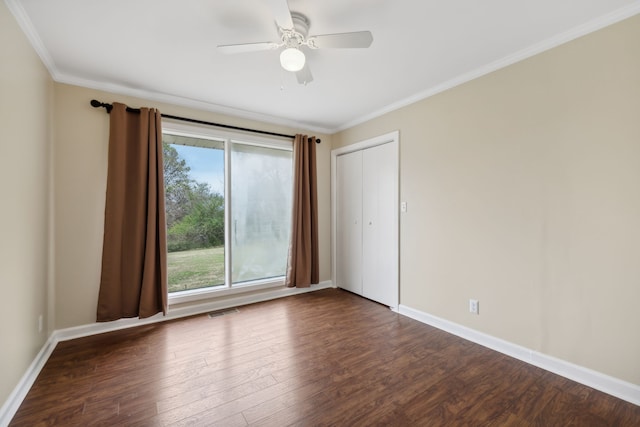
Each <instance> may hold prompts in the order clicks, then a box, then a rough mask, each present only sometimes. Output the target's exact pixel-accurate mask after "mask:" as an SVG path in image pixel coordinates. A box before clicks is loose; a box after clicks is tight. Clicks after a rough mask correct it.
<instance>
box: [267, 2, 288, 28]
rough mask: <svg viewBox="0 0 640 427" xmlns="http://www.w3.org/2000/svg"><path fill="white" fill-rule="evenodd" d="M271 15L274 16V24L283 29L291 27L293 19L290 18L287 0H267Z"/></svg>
mask: <svg viewBox="0 0 640 427" xmlns="http://www.w3.org/2000/svg"><path fill="white" fill-rule="evenodd" d="M269 4H270V6H271V10H272V11H273V16H274V17H275V18H276V24H278V26H279V27H280V28H284V29H285V30H291V29H293V19H291V11H290V10H289V3H287V0H269Z"/></svg>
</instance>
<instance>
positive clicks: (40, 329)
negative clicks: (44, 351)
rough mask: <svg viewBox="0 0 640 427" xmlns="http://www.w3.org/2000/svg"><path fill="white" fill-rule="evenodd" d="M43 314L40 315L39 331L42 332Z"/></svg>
mask: <svg viewBox="0 0 640 427" xmlns="http://www.w3.org/2000/svg"><path fill="white" fill-rule="evenodd" d="M42 323H43V322H42V314H41V315H40V316H38V332H42V326H43V325H42Z"/></svg>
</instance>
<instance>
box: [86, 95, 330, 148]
mask: <svg viewBox="0 0 640 427" xmlns="http://www.w3.org/2000/svg"><path fill="white" fill-rule="evenodd" d="M91 106H92V107H94V108H101V107H102V108H104V109H105V110H107V113H111V110H112V109H113V105H112V104H107V103H104V102H100V101H97V100H95V99H92V100H91ZM127 111H129V112H131V113H139V112H140V110H139V109H138V108H131V107H127ZM161 116H162V117H165V118H167V119H173V120H180V121H182V122H189V123H197V124H199V125H208V126H216V127H220V128H225V129H233V130H240V131H245V132H252V133H259V134H262V135H271V136H280V137H282V138H291V139H293V138H295V135H286V134H284V133H277V132H269V131H266V130H258V129H249V128H243V127H239V126H232V125H225V124H221V123H214V122H207V121H204V120H197V119H189V118H187V117H179V116H172V115H171V114H161ZM320 142H321V140H320V138H316V143H317V144H320Z"/></svg>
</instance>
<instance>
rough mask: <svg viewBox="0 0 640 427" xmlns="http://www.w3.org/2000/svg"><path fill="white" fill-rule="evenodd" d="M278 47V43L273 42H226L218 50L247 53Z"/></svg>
mask: <svg viewBox="0 0 640 427" xmlns="http://www.w3.org/2000/svg"><path fill="white" fill-rule="evenodd" d="M278 47H279V46H278V43H273V42H259V43H240V44H224V45H220V46H218V51H220V52H222V53H245V52H257V51H260V50H272V49H277V48H278Z"/></svg>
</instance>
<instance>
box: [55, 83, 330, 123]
mask: <svg viewBox="0 0 640 427" xmlns="http://www.w3.org/2000/svg"><path fill="white" fill-rule="evenodd" d="M54 80H55V81H56V82H57V83H63V84H69V85H73V86H80V87H85V88H88V89H96V90H100V91H103V92H109V93H113V94H118V95H124V96H134V97H136V98H142V99H147V100H149V101H156V102H164V103H167V104H172V105H177V106H181V107H187V108H193V109H196V110H201V111H209V112H212V113H218V114H224V115H227V116H231V117H234V118H241V119H246V120H255V121H258V122H263V123H268V124H272V125H278V126H286V127H289V128H292V129H304V131H310V132H317V133H323V134H329V135H330V134H331V133H332V130H331V129H329V128H323V127H319V126H313V125H310V124H308V123H306V122H303V121H295V120H290V119H285V118H282V117H276V116H271V115H268V114H262V113H256V112H253V111H248V110H242V109H238V108H232V107H226V106H223V105H218V104H213V103H211V102H207V101H202V100H198V99H193V98H186V97H182V96H178V95H172V94H166V93H160V92H155V91H150V90H145V89H139V88H133V87H129V86H124V85H119V84H116V83H108V82H100V81H96V80H90V79H83V78H79V77H76V76H72V75H67V74H62V73H59V72H58V73H57V78H54Z"/></svg>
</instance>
